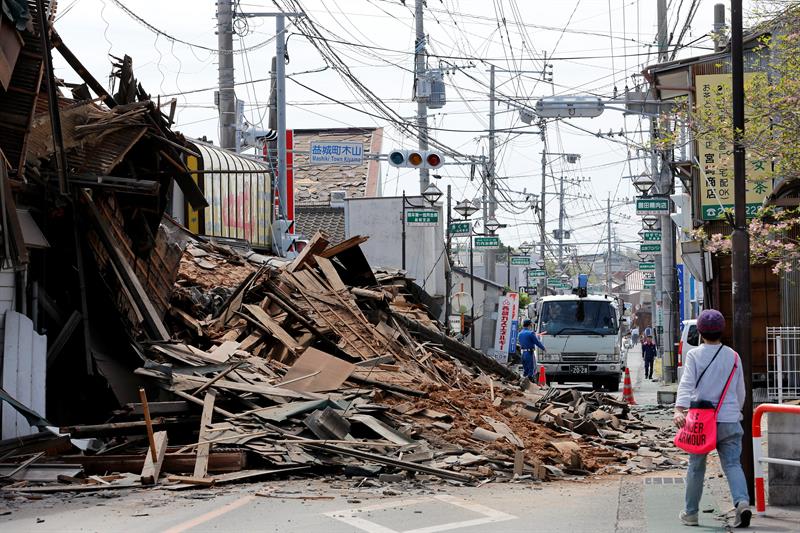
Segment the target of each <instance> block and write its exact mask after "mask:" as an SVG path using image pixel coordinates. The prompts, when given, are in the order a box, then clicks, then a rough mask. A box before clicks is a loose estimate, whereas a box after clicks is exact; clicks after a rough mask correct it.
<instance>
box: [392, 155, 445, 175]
mask: <svg viewBox="0 0 800 533" xmlns="http://www.w3.org/2000/svg"><path fill="white" fill-rule="evenodd" d="M389 164H390V165H392V166H393V167H398V168H427V169H431V170H432V169H436V168H439V167H441V166H442V165H444V156H442V154H440V153H439V152H435V151H427V152H423V151H420V150H392V151H391V152H389Z"/></svg>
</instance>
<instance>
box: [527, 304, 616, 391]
mask: <svg viewBox="0 0 800 533" xmlns="http://www.w3.org/2000/svg"><path fill="white" fill-rule="evenodd" d="M619 309H620V306H619V303H618V302H617V301H616V300H615V299H614V298H612V297H611V296H597V295H587V296H578V295H576V294H567V295H561V296H545V297H543V298H542V299H541V300H540V302H539V305H538V309H537V321H536V325H537V328H536V330H537V331H538V332H539V336H540V338H541V340H542V344H544V346H545V348H546V352H541V351H539V352H538V353H537V359H536V360H537V361H538V363H539V364H540V365H543V366H544V368H545V373H546V376H547V380H548V381H557V382H558V383H565V382H591V383H592V386H593V387H594V388H595V389H599V388H601V387H604V388H606V389H607V390H609V391H618V390H619V382H620V379H621V377H622V372H623V369H624V366H623V365H624V363H623V362H622V360H621V350H620V346H621V340H622V339H621V331H620V316H619V315H620V311H619Z"/></svg>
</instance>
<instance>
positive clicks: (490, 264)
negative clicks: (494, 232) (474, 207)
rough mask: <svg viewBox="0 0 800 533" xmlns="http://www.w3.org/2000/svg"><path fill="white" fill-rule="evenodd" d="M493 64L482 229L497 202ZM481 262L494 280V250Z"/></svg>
mask: <svg viewBox="0 0 800 533" xmlns="http://www.w3.org/2000/svg"><path fill="white" fill-rule="evenodd" d="M494 91H495V89H494V65H492V66H491V67H490V69H489V164H488V166H487V168H486V181H484V187H486V188H488V191H489V192H488V195H487V196H488V198H487V200H488V204H489V206H488V216H489V218H488V219H487V218H486V214H487V209H486V208H484V210H483V214H484V217H483V227H484V231H485V228H486V221H487V220H489V219H493V218H494V217H495V210H496V208H497V205H496V204H497V202H496V199H495V181H494V179H495V172H494V167H495V159H494V156H495V131H494V129H495V126H494V116H495V93H494ZM483 264H484V274H485V275H486V279H488V280H490V281H495V274H496V273H497V270H496V269H497V252H496V251H495V250H486V252H484V254H483Z"/></svg>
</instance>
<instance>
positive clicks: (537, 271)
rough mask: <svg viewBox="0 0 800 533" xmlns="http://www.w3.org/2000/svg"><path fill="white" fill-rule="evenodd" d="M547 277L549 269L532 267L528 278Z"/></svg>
mask: <svg viewBox="0 0 800 533" xmlns="http://www.w3.org/2000/svg"><path fill="white" fill-rule="evenodd" d="M546 277H547V271H546V270H545V269H543V268H531V269H530V270H528V279H529V280H530V279H533V280H536V279H541V278H546Z"/></svg>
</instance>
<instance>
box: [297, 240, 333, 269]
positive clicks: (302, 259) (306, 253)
mask: <svg viewBox="0 0 800 533" xmlns="http://www.w3.org/2000/svg"><path fill="white" fill-rule="evenodd" d="M328 244H330V240H329V238H328V236H327V235H326V234H324V233H323V232H321V231H317V233H315V234H314V236H313V237H312V238H311V240H310V241H309V243H308V244H307V245H306V247H305V248H303V251H302V252H300V253H299V254H297V257H295V258H294V261H292V262H291V263H290V264H289V266H288V267H286V270H287V271H289V272H294V271H295V270H298V269H299V268H300V267H302V266H303V265H305V264H306V263H307V262H309V261H310V260H311V259H312V258H313V256H315V255H318V254H319V253H320V252H322V251H323V250H324V249H325V248H327V247H328Z"/></svg>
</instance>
